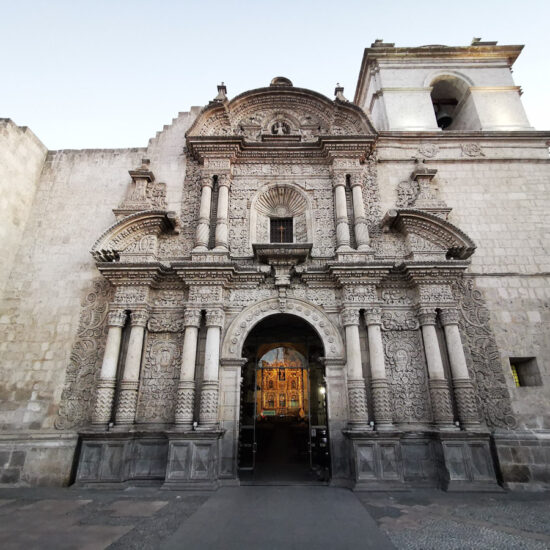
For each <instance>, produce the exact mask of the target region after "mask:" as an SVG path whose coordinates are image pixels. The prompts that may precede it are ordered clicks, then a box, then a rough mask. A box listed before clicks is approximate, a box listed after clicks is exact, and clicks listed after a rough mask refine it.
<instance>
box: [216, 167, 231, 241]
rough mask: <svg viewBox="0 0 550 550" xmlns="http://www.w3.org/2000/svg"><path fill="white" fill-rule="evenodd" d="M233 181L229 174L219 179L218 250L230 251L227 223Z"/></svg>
mask: <svg viewBox="0 0 550 550" xmlns="http://www.w3.org/2000/svg"><path fill="white" fill-rule="evenodd" d="M230 184H231V180H230V177H229V175H228V174H224V175H221V176H219V177H218V213H217V217H216V250H222V251H223V250H227V249H228V230H227V222H228V217H229V186H230Z"/></svg>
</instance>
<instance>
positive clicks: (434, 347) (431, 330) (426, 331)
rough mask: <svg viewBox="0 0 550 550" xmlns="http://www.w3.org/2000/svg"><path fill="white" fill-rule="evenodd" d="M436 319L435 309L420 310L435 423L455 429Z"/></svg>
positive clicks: (442, 427)
mask: <svg viewBox="0 0 550 550" xmlns="http://www.w3.org/2000/svg"><path fill="white" fill-rule="evenodd" d="M436 317H437V314H436V312H435V309H434V308H430V307H422V308H420V309H419V310H418V320H419V322H420V326H421V329H422V338H423V340H424V353H425V355H426V363H427V364H428V374H429V377H430V379H429V383H428V384H429V389H430V398H431V402H432V413H433V418H434V422H435V425H436V426H437V427H438V428H440V429H452V428H454V427H455V426H454V424H453V420H454V414H453V407H452V404H451V395H450V392H449V385H448V383H447V380H446V379H445V371H444V369H443V362H442V360H441V350H440V348H439V342H438V339H437V333H436V330H435V322H436Z"/></svg>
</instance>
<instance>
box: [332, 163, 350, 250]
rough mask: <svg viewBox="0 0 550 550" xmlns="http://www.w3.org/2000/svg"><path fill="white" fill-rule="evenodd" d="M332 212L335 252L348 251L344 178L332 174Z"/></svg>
mask: <svg viewBox="0 0 550 550" xmlns="http://www.w3.org/2000/svg"><path fill="white" fill-rule="evenodd" d="M333 186H334V211H335V214H336V247H337V250H351V249H350V235H349V220H348V208H347V204H346V176H345V174H334V176H333Z"/></svg>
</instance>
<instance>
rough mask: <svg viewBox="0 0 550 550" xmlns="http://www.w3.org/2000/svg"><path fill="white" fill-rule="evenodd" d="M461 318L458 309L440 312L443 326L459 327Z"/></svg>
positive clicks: (447, 309)
mask: <svg viewBox="0 0 550 550" xmlns="http://www.w3.org/2000/svg"><path fill="white" fill-rule="evenodd" d="M459 318H460V315H459V313H458V309H456V308H445V309H442V310H441V311H440V319H441V324H442V325H443V326H447V325H458V320H459Z"/></svg>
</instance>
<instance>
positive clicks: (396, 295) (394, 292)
mask: <svg viewBox="0 0 550 550" xmlns="http://www.w3.org/2000/svg"><path fill="white" fill-rule="evenodd" d="M381 297H382V301H383V302H385V303H386V304H388V305H405V306H408V305H412V304H413V303H414V290H413V289H410V288H383V289H382V292H381Z"/></svg>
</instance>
